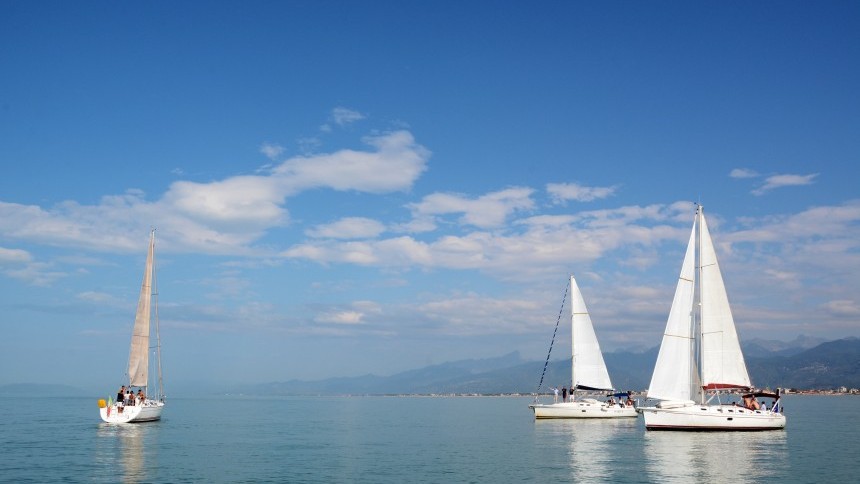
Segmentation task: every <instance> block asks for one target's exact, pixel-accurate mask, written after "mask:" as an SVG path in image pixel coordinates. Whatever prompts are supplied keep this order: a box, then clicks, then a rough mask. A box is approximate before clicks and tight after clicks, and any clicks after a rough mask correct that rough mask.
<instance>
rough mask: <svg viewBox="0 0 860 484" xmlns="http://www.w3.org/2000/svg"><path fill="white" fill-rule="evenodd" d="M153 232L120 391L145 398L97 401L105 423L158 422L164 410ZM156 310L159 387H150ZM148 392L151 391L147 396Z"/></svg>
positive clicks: (118, 397)
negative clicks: (125, 375) (123, 383)
mask: <svg viewBox="0 0 860 484" xmlns="http://www.w3.org/2000/svg"><path fill="white" fill-rule="evenodd" d="M154 257H155V229H153V230H152V231H151V232H150V234H149V251H148V252H147V254H146V269H145V270H144V272H143V283H142V284H141V286H140V298H139V299H138V303H137V313H136V315H135V318H134V329H133V331H132V336H131V349H130V350H129V356H128V382H127V383H126V384H125V385H123V389H128V390H129V391H131V392H132V393H133V394H134V395H137V393H136V392H134V390H135V389H137V390H138V391H139V392H142V393H143V395H144V398H136V397H134V398H131V399H126V398H120V395H117V401H116V402H111V399H110V398H109V399H108V401H107V402H105V401H104V400H99V414H100V415H101V418H102V420H104V421H105V422H108V423H132V422H149V421H153V420H159V419H160V418H161V412H162V411H163V410H164V388H163V386H162V380H161V338H160V334H159V327H158V291H157V290H154V289H155V288H156V287H157V284H155V277H154V276H155V274H154V272H155V271H154V267H155V260H154ZM153 308H154V309H155V311H154V312H155V339H156V346H155V348H156V355H157V360H158V361H157V363H158V385H157V386H156V387H155V388H151V387H150V386H149V350H150V326H151V325H150V320H151V316H152V312H153ZM147 390H151V391H152V392H153V394H152V395H149V393H148V391H147Z"/></svg>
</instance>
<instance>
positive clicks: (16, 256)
mask: <svg viewBox="0 0 860 484" xmlns="http://www.w3.org/2000/svg"><path fill="white" fill-rule="evenodd" d="M32 259H33V258H32V256H30V253H29V252H27V251H26V250H21V249H6V248H3V247H0V263H4V262H19V263H20V262H30V261H31V260H32Z"/></svg>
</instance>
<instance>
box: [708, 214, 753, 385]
mask: <svg viewBox="0 0 860 484" xmlns="http://www.w3.org/2000/svg"><path fill="white" fill-rule="evenodd" d="M699 210H701V208H699ZM700 218H701V221H702V222H701V229H700V231H701V252H702V253H701V255H700V265H701V277H702V282H701V285H702V286H701V293H702V294H701V299H702V316H701V318H702V319H701V326H702V358H701V359H702V368H701V370H702V385H703V386H704V388H706V389H708V390H718V389H721V388H748V387H750V386H751V383H750V377H749V373H747V367H746V364H745V363H744V355H743V353H742V352H741V345H740V342H739V341H738V334H737V331H736V330H735V322H734V318H733V317H732V310H731V307H729V298H728V295H727V294H726V287H725V284H724V283H723V277H722V275H721V274H720V266H719V264H718V263H717V255H716V252H715V251H714V244H713V241H712V240H711V234H710V232H709V231H708V224H707V223H706V222H705V216H704V214H702V215H701V217H700Z"/></svg>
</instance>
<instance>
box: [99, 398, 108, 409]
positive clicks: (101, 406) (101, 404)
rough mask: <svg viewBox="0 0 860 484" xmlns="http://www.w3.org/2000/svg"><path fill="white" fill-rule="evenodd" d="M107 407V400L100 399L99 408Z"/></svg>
mask: <svg viewBox="0 0 860 484" xmlns="http://www.w3.org/2000/svg"><path fill="white" fill-rule="evenodd" d="M105 407H107V403H105V399H104V398H100V399H99V408H105Z"/></svg>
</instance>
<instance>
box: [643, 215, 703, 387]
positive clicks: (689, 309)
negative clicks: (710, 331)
mask: <svg viewBox="0 0 860 484" xmlns="http://www.w3.org/2000/svg"><path fill="white" fill-rule="evenodd" d="M695 247H696V223H695V222H693V231H692V232H691V233H690V242H689V243H688V245H687V253H686V255H685V256H684V263H683V264H682V265H681V275H680V277H679V278H678V285H677V287H676V288H675V299H674V300H672V309H671V310H670V311H669V319H668V320H667V321H666V331H665V332H664V333H663V343H662V344H661V345H660V353H659V354H658V355H657V364H656V365H655V366H654V374H653V375H652V376H651V384H650V385H648V398H655V399H658V400H679V401H686V400H693V399H694V397H695V396H696V395H695V393H694V389H693V384H692V381H693V380H698V378H694V373H695V371H696V367H695V364H694V362H693V339H694V335H693V317H694V312H693V296H694V289H695V283H694V280H695V265H696V263H695Z"/></svg>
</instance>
